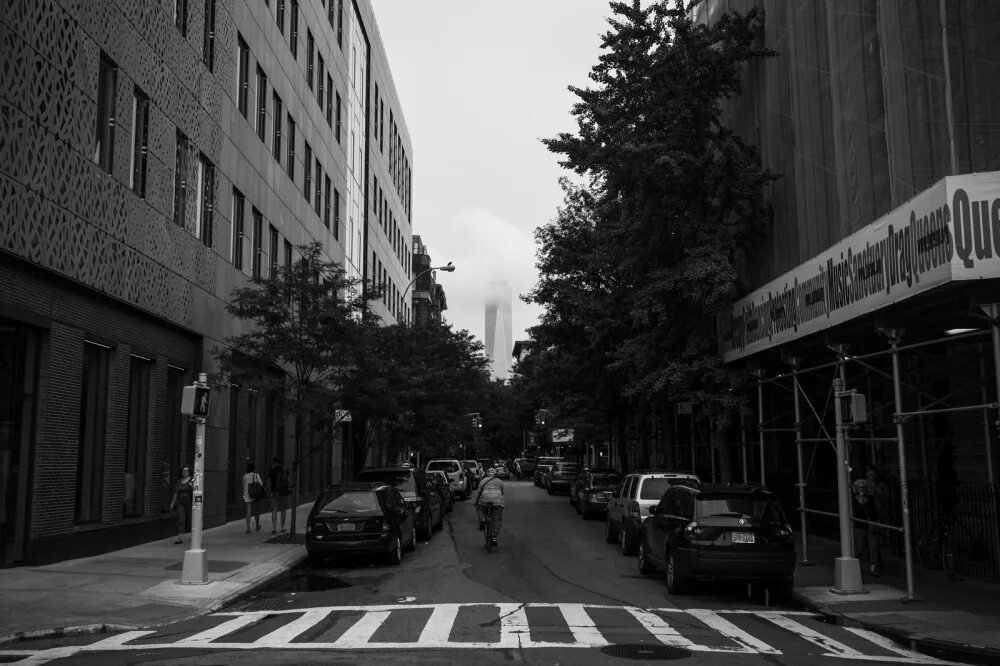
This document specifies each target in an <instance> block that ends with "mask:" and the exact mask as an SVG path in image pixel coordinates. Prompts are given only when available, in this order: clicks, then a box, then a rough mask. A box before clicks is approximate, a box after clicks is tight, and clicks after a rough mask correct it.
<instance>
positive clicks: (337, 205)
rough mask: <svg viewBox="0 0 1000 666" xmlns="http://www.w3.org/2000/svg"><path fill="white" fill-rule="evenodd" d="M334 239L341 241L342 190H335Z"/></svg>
mask: <svg viewBox="0 0 1000 666" xmlns="http://www.w3.org/2000/svg"><path fill="white" fill-rule="evenodd" d="M333 239H334V240H340V190H338V189H337V188H333Z"/></svg>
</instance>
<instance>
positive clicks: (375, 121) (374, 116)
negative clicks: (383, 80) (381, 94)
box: [372, 83, 378, 141]
mask: <svg viewBox="0 0 1000 666" xmlns="http://www.w3.org/2000/svg"><path fill="white" fill-rule="evenodd" d="M373 99H374V100H375V112H374V113H373V114H372V128H373V129H374V130H375V133H374V134H373V135H372V136H374V137H375V141H378V84H377V83H376V84H375V97H374V98H373Z"/></svg>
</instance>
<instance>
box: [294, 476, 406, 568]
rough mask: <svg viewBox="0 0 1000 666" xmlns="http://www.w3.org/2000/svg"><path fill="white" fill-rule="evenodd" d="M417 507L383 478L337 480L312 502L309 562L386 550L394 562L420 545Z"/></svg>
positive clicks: (307, 545)
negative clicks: (412, 507)
mask: <svg viewBox="0 0 1000 666" xmlns="http://www.w3.org/2000/svg"><path fill="white" fill-rule="evenodd" d="M413 518H414V515H413V512H412V511H411V510H410V509H409V508H408V507H407V505H406V501H405V500H404V499H403V496H402V495H401V494H400V493H399V491H397V490H396V489H395V488H393V487H392V486H391V485H388V484H385V483H335V484H333V485H332V486H330V487H329V488H327V489H326V490H323V491H321V492H320V493H319V495H318V496H317V497H316V501H315V502H313V506H312V510H311V511H310V512H309V517H308V518H307V519H306V552H307V553H308V554H309V564H310V565H312V566H318V565H320V564H321V563H322V561H323V558H325V557H330V556H335V555H347V554H385V556H386V558H387V559H388V560H389V562H390V563H392V564H399V563H400V562H401V561H402V559H403V548H404V547H405V548H406V549H407V550H414V549H415V548H416V547H417V530H416V527H415V526H414V522H413Z"/></svg>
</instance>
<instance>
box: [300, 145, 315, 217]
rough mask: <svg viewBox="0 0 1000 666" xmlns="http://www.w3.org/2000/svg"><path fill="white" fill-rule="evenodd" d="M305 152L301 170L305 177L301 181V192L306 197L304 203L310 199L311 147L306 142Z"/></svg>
mask: <svg viewBox="0 0 1000 666" xmlns="http://www.w3.org/2000/svg"><path fill="white" fill-rule="evenodd" d="M305 147H306V152H305V159H303V160H302V170H303V171H304V172H305V178H304V179H303V181H302V194H303V195H304V196H305V198H306V203H309V202H310V201H312V155H313V151H312V147H311V146H310V145H309V143H308V142H307V143H306V144H305Z"/></svg>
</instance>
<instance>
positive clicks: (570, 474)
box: [545, 462, 580, 495]
mask: <svg viewBox="0 0 1000 666" xmlns="http://www.w3.org/2000/svg"><path fill="white" fill-rule="evenodd" d="M579 473H580V465H578V464H577V463H575V462H557V463H556V464H554V465H553V466H552V469H550V470H549V473H548V474H547V475H546V477H545V490H547V491H548V493H549V495H555V494H556V493H557V492H566V493H567V494H568V493H569V487H570V485H572V483H573V482H574V481H576V477H577V475H578V474H579Z"/></svg>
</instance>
